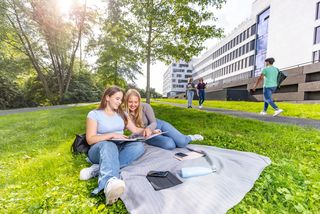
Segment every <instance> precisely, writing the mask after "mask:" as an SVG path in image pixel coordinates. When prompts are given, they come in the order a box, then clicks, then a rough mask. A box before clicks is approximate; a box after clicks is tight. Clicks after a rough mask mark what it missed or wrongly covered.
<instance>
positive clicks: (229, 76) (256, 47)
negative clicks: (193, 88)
mask: <svg viewBox="0 0 320 214" xmlns="http://www.w3.org/2000/svg"><path fill="white" fill-rule="evenodd" d="M267 57H274V58H275V59H276V62H275V66H276V67H278V68H280V69H282V70H288V71H290V70H291V71H292V69H291V68H296V67H302V66H304V65H310V64H313V63H317V62H319V59H320V1H319V0H308V1H297V0H294V1H292V0H282V1H278V0H256V1H255V2H254V3H253V4H252V10H251V16H250V18H249V19H247V20H246V21H244V22H243V23H242V24H241V25H239V26H238V27H237V28H236V29H235V30H234V31H233V32H232V33H231V34H230V35H228V36H227V37H225V38H224V39H223V40H221V42H220V43H218V44H217V45H216V46H214V47H212V48H211V49H209V50H208V51H207V52H206V53H205V54H203V55H202V56H201V57H200V58H198V59H197V60H196V61H194V63H193V68H194V71H193V79H194V80H195V81H196V80H197V79H199V78H203V79H204V81H205V82H207V83H208V89H209V91H215V90H216V91H217V90H222V89H226V88H228V87H232V88H238V89H247V90H248V89H250V87H251V84H243V83H244V82H248V83H249V82H252V81H251V80H250V79H254V78H255V77H257V76H259V75H260V73H261V71H262V69H263V68H264V60H265V58H267ZM316 73H317V72H316ZM292 74H293V73H292ZM292 74H289V76H291V75H292ZM317 75H318V74H314V75H313V76H314V77H315V76H317ZM296 78H297V81H296V82H295V83H294V81H293V80H292V82H291V83H292V84H296V85H297V87H295V88H296V89H295V90H296V91H295V92H298V91H299V87H298V85H299V83H302V82H299V81H302V79H303V78H302V77H298V76H297V77H296ZM313 79H314V78H313ZM304 81H307V80H306V79H304ZM287 82H288V81H287ZM228 85H229V86H228ZM210 88H211V89H210ZM291 88H292V89H291V90H293V87H291ZM317 90H318V89H313V91H317ZM319 93H320V92H319ZM282 97H285V96H282ZM291 97H292V96H291ZM303 97H305V96H303ZM313 97H317V96H313ZM292 99H293V98H291V100H292ZM298 99H299V100H301V99H302V98H301V97H300V98H298ZM284 100H285V98H284Z"/></svg>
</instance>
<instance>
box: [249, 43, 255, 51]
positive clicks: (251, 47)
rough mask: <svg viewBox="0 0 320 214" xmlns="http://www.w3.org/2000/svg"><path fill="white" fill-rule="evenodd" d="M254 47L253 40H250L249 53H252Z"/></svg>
mask: <svg viewBox="0 0 320 214" xmlns="http://www.w3.org/2000/svg"><path fill="white" fill-rule="evenodd" d="M254 45H255V40H252V41H251V42H250V51H252V50H253V49H254Z"/></svg>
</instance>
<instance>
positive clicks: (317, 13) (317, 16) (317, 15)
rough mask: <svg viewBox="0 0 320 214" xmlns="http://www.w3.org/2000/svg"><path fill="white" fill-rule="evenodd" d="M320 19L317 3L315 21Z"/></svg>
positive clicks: (319, 7) (319, 9)
mask: <svg viewBox="0 0 320 214" xmlns="http://www.w3.org/2000/svg"><path fill="white" fill-rule="evenodd" d="M318 19H320V2H318V3H317V8H316V20H318Z"/></svg>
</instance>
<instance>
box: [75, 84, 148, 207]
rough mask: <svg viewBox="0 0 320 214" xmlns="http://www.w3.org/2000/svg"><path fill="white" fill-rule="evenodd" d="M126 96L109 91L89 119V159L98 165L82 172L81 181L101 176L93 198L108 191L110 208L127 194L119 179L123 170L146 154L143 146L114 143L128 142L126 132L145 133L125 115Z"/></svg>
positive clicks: (91, 112)
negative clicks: (123, 104) (125, 130)
mask: <svg viewBox="0 0 320 214" xmlns="http://www.w3.org/2000/svg"><path fill="white" fill-rule="evenodd" d="M123 94H124V93H123V91H122V90H121V89H120V88H119V87H117V86H113V87H110V88H108V89H106V90H105V92H104V94H103V96H102V99H101V102H100V105H99V107H98V109H95V110H92V111H90V112H89V114H88V116H87V127H86V139H87V142H88V144H89V145H91V147H90V150H89V152H88V158H89V160H90V161H91V162H92V163H94V165H93V166H92V167H90V168H85V169H83V170H81V172H80V179H81V180H87V179H89V178H91V177H95V176H97V175H99V180H98V187H97V188H96V189H95V190H94V191H93V192H92V194H98V193H99V192H100V191H101V190H103V189H104V193H105V196H106V203H107V204H112V203H113V202H115V201H117V199H118V198H119V197H120V196H121V195H122V193H123V192H124V188H125V183H124V181H122V180H120V179H119V178H120V168H122V167H125V166H127V165H129V164H130V163H132V162H133V161H134V160H136V159H138V158H139V157H140V156H141V155H142V154H143V152H144V146H143V144H142V143H141V142H130V143H116V142H113V141H112V139H113V138H117V139H122V138H123V139H124V138H126V136H125V135H123V130H124V129H125V128H127V129H129V130H130V131H131V132H133V133H139V134H142V133H143V131H144V129H143V128H138V127H136V126H135V125H134V123H132V121H131V120H130V118H128V117H127V116H126V114H125V113H124V111H123V109H122V106H121V104H122V102H123ZM98 164H99V165H98Z"/></svg>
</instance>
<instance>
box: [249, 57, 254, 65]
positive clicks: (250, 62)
mask: <svg viewBox="0 0 320 214" xmlns="http://www.w3.org/2000/svg"><path fill="white" fill-rule="evenodd" d="M251 65H253V55H252V56H250V58H249V66H251Z"/></svg>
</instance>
